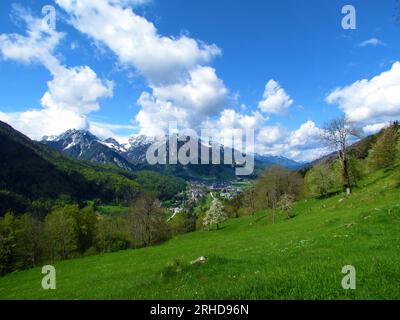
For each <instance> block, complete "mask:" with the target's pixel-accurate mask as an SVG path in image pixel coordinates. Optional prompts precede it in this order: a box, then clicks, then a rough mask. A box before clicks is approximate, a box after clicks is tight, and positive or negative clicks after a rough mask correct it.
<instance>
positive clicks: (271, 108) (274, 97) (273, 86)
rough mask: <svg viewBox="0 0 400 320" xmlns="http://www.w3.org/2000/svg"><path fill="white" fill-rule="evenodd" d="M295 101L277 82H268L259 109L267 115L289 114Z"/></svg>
mask: <svg viewBox="0 0 400 320" xmlns="http://www.w3.org/2000/svg"><path fill="white" fill-rule="evenodd" d="M292 104H293V100H292V99H291V98H290V96H289V95H288V94H287V93H286V91H285V90H284V89H283V88H282V87H281V86H280V85H279V83H278V82H276V81H275V80H273V79H272V80H270V81H268V83H267V85H266V86H265V91H264V94H263V99H262V100H261V101H260V102H259V104H258V107H259V108H260V109H261V110H262V111H263V112H265V113H272V114H279V115H284V114H287V112H288V110H289V108H290V106H291V105H292Z"/></svg>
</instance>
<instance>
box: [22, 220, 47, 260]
mask: <svg viewBox="0 0 400 320" xmlns="http://www.w3.org/2000/svg"><path fill="white" fill-rule="evenodd" d="M16 239H17V246H16V250H15V251H16V256H17V261H18V262H17V266H18V267H19V268H30V267H36V266H37V265H38V263H39V262H40V261H41V259H42V254H43V223H42V221H40V220H39V219H37V218H34V217H32V216H31V215H29V214H24V215H23V216H21V217H20V218H19V219H18V220H16Z"/></svg>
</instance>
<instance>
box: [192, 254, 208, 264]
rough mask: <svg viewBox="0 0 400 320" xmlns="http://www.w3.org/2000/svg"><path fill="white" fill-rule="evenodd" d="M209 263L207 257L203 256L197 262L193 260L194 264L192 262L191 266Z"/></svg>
mask: <svg viewBox="0 0 400 320" xmlns="http://www.w3.org/2000/svg"><path fill="white" fill-rule="evenodd" d="M206 262H207V257H204V256H201V257H199V258H197V259H196V260H193V261H192V262H190V264H204V263H206Z"/></svg>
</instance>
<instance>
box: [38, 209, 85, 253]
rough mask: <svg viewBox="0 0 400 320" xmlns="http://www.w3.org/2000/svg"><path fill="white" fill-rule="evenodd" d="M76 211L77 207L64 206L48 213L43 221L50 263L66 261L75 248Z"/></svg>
mask: <svg viewBox="0 0 400 320" xmlns="http://www.w3.org/2000/svg"><path fill="white" fill-rule="evenodd" d="M76 210H78V211H79V208H77V206H66V207H64V208H61V209H57V210H55V211H53V212H51V213H49V214H48V215H47V217H46V219H45V224H44V232H45V239H46V245H47V249H48V252H49V255H50V258H51V260H52V261H55V260H56V259H58V258H60V259H61V260H66V259H68V256H69V255H70V254H71V253H72V252H73V251H74V250H76V248H77V233H76V230H77V225H76V220H75V218H74V214H75V211H76Z"/></svg>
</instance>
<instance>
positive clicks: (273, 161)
mask: <svg viewBox="0 0 400 320" xmlns="http://www.w3.org/2000/svg"><path fill="white" fill-rule="evenodd" d="M255 160H256V162H258V163H259V164H261V165H265V166H267V167H270V166H273V165H278V166H281V167H284V168H287V169H290V170H299V169H301V168H303V167H305V166H307V163H306V162H297V161H294V160H290V159H288V158H285V157H279V156H262V155H258V154H257V155H256V156H255Z"/></svg>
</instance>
